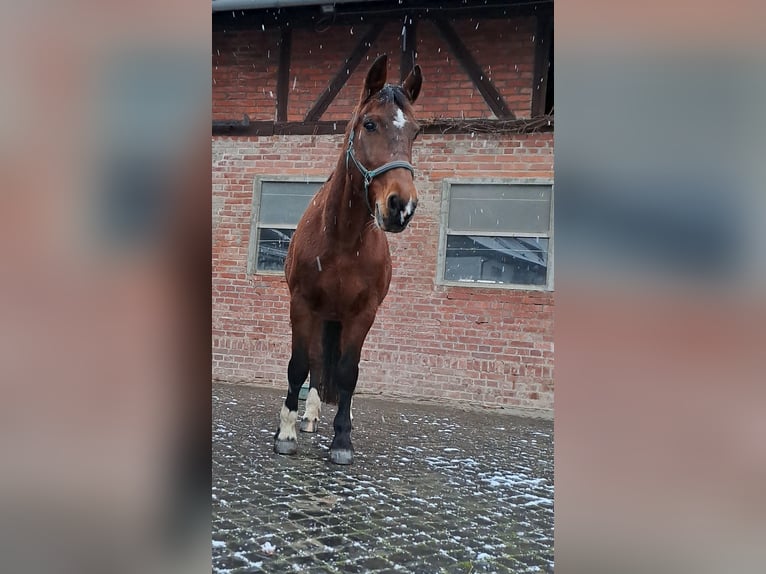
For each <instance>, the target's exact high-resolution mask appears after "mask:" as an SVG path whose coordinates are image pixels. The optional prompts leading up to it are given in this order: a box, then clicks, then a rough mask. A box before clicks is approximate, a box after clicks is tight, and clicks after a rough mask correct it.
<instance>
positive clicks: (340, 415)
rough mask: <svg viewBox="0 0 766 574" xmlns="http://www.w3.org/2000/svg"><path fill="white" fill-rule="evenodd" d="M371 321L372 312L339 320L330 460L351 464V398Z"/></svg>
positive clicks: (352, 450) (372, 317) (352, 449)
mask: <svg viewBox="0 0 766 574" xmlns="http://www.w3.org/2000/svg"><path fill="white" fill-rule="evenodd" d="M374 320H375V311H374V310H373V311H372V313H370V314H368V315H361V314H360V315H357V316H356V317H354V318H353V320H352V321H349V322H345V323H343V327H342V330H341V345H340V348H341V355H340V361H339V362H338V368H337V371H336V373H335V380H336V384H337V387H338V412H337V414H336V415H335V421H334V423H333V429H334V430H335V436H334V437H333V439H332V444H331V445H330V462H333V463H335V464H351V463H352V462H353V461H354V446H353V445H352V444H351V428H352V425H351V401H352V397H353V395H354V390H355V389H356V382H357V380H358V378H359V359H360V358H361V355H362V345H363V344H364V339H365V338H366V337H367V333H368V332H369V330H370V327H372V322H373V321H374Z"/></svg>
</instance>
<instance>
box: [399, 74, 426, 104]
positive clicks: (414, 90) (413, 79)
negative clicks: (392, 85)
mask: <svg viewBox="0 0 766 574" xmlns="http://www.w3.org/2000/svg"><path fill="white" fill-rule="evenodd" d="M422 85H423V74H421V73H420V66H415V67H414V68H412V71H411V72H410V73H409V75H408V76H407V78H405V80H404V83H403V84H402V89H403V90H404V93H405V94H407V97H408V98H409V99H410V102H412V103H413V104H414V103H415V100H417V99H418V95H420V86H422Z"/></svg>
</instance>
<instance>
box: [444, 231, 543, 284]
mask: <svg viewBox="0 0 766 574" xmlns="http://www.w3.org/2000/svg"><path fill="white" fill-rule="evenodd" d="M547 271H548V239H547V238H544V237H491V236H490V237H488V236H480V235H448V236H447V259H446V264H445V269H444V279H446V280H448V281H466V282H474V283H501V284H514V285H545V284H546V283H547Z"/></svg>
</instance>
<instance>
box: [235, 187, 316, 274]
mask: <svg viewBox="0 0 766 574" xmlns="http://www.w3.org/2000/svg"><path fill="white" fill-rule="evenodd" d="M326 181H327V177H320V176H314V175H305V176H299V175H256V176H255V178H253V197H252V202H251V207H250V239H249V242H248V247H247V271H246V273H247V275H271V276H278V275H284V274H285V270H284V269H280V270H279V271H269V270H263V269H258V268H257V266H258V248H259V245H258V244H259V236H260V233H259V231H260V230H261V224H260V212H261V191H262V189H263V184H264V183H318V184H319V187H321V186H322V184H323V183H325V182H326ZM317 191H319V188H317ZM315 193H316V192H315ZM297 227H298V222H296V223H295V224H294V225H282V226H280V229H295V228H297ZM265 228H272V229H273V228H274V227H273V226H271V225H269V226H265Z"/></svg>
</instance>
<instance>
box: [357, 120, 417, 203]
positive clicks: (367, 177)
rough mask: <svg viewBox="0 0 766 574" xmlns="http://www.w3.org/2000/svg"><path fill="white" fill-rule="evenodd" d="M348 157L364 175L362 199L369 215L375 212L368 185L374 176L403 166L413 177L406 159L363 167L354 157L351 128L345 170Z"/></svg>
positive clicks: (411, 167)
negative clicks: (373, 167) (372, 166)
mask: <svg viewBox="0 0 766 574" xmlns="http://www.w3.org/2000/svg"><path fill="white" fill-rule="evenodd" d="M348 158H351V161H353V162H354V165H355V166H356V167H357V169H358V170H359V173H361V174H362V177H364V201H365V203H366V204H367V209H368V210H369V211H370V215H372V216H373V217H375V213H373V211H372V205H370V194H369V191H368V190H369V187H370V183H372V179H373V178H374V177H377V176H379V175H380V174H381V173H386V172H387V171H389V170H392V169H396V168H398V167H403V168H404V169H408V170H410V173H412V177H415V168H414V167H413V165H412V164H411V163H410V162H408V161H401V160H400V161H389V162H388V163H385V164H383V165H381V166H380V167H377V168H375V169H372V170H370V169H367V168H366V167H364V166H363V165H362V164H361V163H359V160H358V159H356V154H355V153H354V129H353V128H352V129H351V135H350V136H349V137H348V149H347V150H346V170H348Z"/></svg>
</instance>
